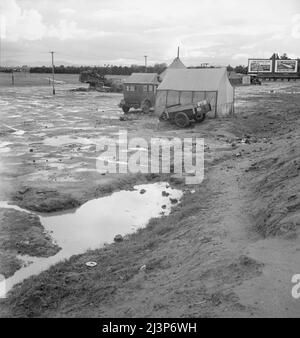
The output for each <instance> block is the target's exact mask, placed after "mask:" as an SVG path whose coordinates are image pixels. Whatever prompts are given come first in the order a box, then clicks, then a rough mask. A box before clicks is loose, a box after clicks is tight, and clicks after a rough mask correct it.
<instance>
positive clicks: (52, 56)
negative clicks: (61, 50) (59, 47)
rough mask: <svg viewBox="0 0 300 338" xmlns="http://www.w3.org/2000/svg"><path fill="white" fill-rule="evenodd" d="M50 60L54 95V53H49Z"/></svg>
mask: <svg viewBox="0 0 300 338" xmlns="http://www.w3.org/2000/svg"><path fill="white" fill-rule="evenodd" d="M50 54H51V60H52V93H53V95H55V87H54V52H50Z"/></svg>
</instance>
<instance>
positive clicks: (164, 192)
mask: <svg viewBox="0 0 300 338" xmlns="http://www.w3.org/2000/svg"><path fill="white" fill-rule="evenodd" d="M161 194H162V196H164V197H168V196H170V194H169V193H168V192H166V191H163V192H162V193H161Z"/></svg>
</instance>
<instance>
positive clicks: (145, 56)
mask: <svg viewBox="0 0 300 338" xmlns="http://www.w3.org/2000/svg"><path fill="white" fill-rule="evenodd" d="M147 57H148V56H147V55H144V58H145V72H146V73H147Z"/></svg>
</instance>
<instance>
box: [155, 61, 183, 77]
mask: <svg viewBox="0 0 300 338" xmlns="http://www.w3.org/2000/svg"><path fill="white" fill-rule="evenodd" d="M169 69H186V66H185V65H184V64H183V62H182V61H181V60H180V59H179V56H177V57H176V58H175V59H174V60H173V62H172V63H171V64H170V65H169V67H168V68H167V69H166V70H164V71H163V72H162V73H161V74H160V75H159V78H160V80H163V79H164V77H165V76H166V74H167V71H168V70H169Z"/></svg>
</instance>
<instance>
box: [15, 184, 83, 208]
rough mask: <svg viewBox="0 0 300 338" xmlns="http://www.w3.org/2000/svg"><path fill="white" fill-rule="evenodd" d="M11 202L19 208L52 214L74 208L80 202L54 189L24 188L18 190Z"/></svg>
mask: <svg viewBox="0 0 300 338" xmlns="http://www.w3.org/2000/svg"><path fill="white" fill-rule="evenodd" d="M13 200H14V202H15V203H16V204H18V205H19V206H20V207H22V208H25V209H27V210H32V211H38V212H54V211H60V210H68V209H73V208H76V207H78V206H79V205H80V202H79V201H78V200H77V199H75V198H73V197H72V196H71V195H70V194H66V193H63V192H59V191H57V190H55V189H53V190H49V189H38V188H29V187H25V188H24V189H21V190H19V191H18V192H17V193H16V194H15V196H13Z"/></svg>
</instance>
